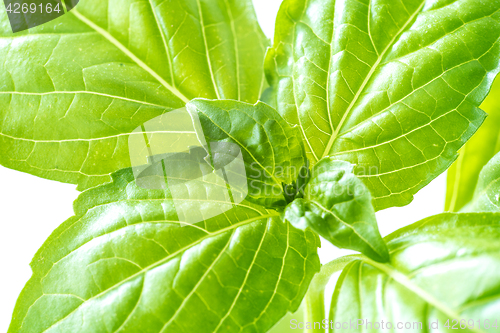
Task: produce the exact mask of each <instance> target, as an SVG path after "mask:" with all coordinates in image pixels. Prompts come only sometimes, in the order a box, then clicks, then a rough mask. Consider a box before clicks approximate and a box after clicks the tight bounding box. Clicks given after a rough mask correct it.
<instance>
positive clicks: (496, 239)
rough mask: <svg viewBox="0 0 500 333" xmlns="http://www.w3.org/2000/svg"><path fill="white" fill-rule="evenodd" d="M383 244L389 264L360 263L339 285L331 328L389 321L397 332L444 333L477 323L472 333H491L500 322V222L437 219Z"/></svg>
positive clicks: (476, 216)
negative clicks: (403, 328)
mask: <svg viewBox="0 0 500 333" xmlns="http://www.w3.org/2000/svg"><path fill="white" fill-rule="evenodd" d="M385 239H386V241H387V246H388V247H389V251H390V253H391V263H387V264H381V263H377V262H374V261H372V260H370V259H368V258H366V257H362V256H360V257H358V260H355V261H352V262H351V263H349V264H348V265H347V266H346V267H345V268H344V270H343V272H342V274H341V276H340V278H339V279H338V281H337V285H336V287H335V291H334V294H333V298H332V306H331V312H330V320H333V321H334V322H341V323H342V322H345V321H347V322H348V323H349V320H352V321H353V322H355V325H356V324H357V323H358V321H357V320H358V319H362V320H364V321H365V323H364V325H366V321H370V322H371V323H372V325H373V323H374V322H379V323H380V322H381V321H382V320H384V321H385V323H386V325H387V321H390V322H392V325H393V328H394V329H396V325H397V323H398V322H403V323H405V322H410V323H411V325H413V322H417V323H418V322H421V323H422V326H423V330H424V331H426V330H427V329H428V328H429V326H428V325H429V323H431V322H435V321H436V320H439V330H432V331H445V328H444V325H445V323H446V321H447V320H449V323H452V320H458V321H460V320H461V319H464V320H465V323H466V324H465V325H467V327H468V325H469V322H468V321H469V320H471V321H474V322H475V323H474V325H475V326H474V329H473V330H467V331H469V332H470V331H474V332H484V331H486V330H485V329H484V326H483V325H484V324H485V320H489V324H490V327H492V326H491V325H493V324H494V322H495V320H498V313H500V303H499V302H498V300H499V299H500V256H499V253H500V214H496V213H470V214H453V213H447V214H442V215H437V216H434V217H430V218H427V219H425V220H423V221H420V222H417V223H415V224H413V225H411V226H408V227H406V228H403V229H401V230H398V231H396V232H395V233H393V234H391V235H390V236H388V237H386V238H385ZM478 321H480V322H481V328H480V329H479V327H478V326H477V325H478ZM463 325H464V324H463V322H462V327H463ZM450 326H451V325H450ZM412 327H413V326H412ZM419 328H420V327H419ZM407 329H408V328H407ZM413 329H414V330H415V331H421V330H422V329H417V327H413ZM368 330H370V326H368ZM331 331H333V330H331ZM351 331H352V332H354V331H357V332H362V331H363V332H364V331H366V326H358V327H357V329H353V330H351ZM370 331H371V330H370ZM495 331H497V330H495Z"/></svg>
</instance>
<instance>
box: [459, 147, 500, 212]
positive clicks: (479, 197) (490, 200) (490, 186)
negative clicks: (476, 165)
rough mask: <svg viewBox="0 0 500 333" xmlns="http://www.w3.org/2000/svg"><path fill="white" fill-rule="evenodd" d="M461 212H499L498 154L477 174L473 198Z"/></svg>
mask: <svg viewBox="0 0 500 333" xmlns="http://www.w3.org/2000/svg"><path fill="white" fill-rule="evenodd" d="M463 210H464V211H468V212H500V153H498V154H497V155H496V156H495V157H493V158H492V159H491V161H489V162H488V164H486V166H485V167H484V168H483V170H482V171H481V173H480V174H479V179H478V182H477V187H476V190H475V192H474V197H473V198H472V201H471V203H470V204H468V205H467V206H465V207H464V209H463Z"/></svg>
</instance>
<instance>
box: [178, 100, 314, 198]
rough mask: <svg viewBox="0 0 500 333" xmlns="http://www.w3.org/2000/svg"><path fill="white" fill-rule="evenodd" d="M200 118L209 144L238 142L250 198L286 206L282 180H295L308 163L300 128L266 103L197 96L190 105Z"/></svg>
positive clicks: (288, 182) (290, 182) (284, 181)
mask: <svg viewBox="0 0 500 333" xmlns="http://www.w3.org/2000/svg"><path fill="white" fill-rule="evenodd" d="M187 108H188V110H189V111H190V112H195V113H196V114H197V116H198V117H199V119H200V123H201V128H202V130H203V135H204V136H205V140H206V142H207V144H210V143H212V142H229V143H233V144H237V145H238V146H239V147H240V149H241V152H242V154H243V159H244V161H245V168H246V174H247V179H248V191H249V192H248V194H249V196H248V200H251V201H252V202H255V203H258V204H261V205H263V206H267V207H284V206H285V205H286V201H285V196H284V194H283V184H292V182H294V181H295V180H296V179H297V177H298V175H299V171H300V169H301V167H302V166H304V165H305V164H306V156H305V152H304V147H303V144H302V141H301V139H300V133H299V132H298V128H292V127H291V126H290V125H289V124H288V123H287V122H286V121H284V119H283V118H282V117H281V116H280V115H279V114H278V113H277V112H276V110H274V109H273V108H271V107H269V106H268V105H266V104H264V103H261V102H259V103H257V104H255V105H251V104H246V103H241V102H236V101H209V100H194V101H192V102H190V103H189V104H188V106H187Z"/></svg>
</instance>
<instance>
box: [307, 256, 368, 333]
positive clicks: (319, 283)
mask: <svg viewBox="0 0 500 333" xmlns="http://www.w3.org/2000/svg"><path fill="white" fill-rule="evenodd" d="M358 258H359V256H358V255H352V256H346V257H343V258H340V259H337V260H334V261H330V262H329V263H328V264H326V265H323V266H322V267H321V271H320V272H319V273H318V274H316V276H315V277H314V278H313V280H312V281H311V284H310V286H309V289H308V290H307V294H306V298H305V305H306V308H305V312H304V322H306V323H307V322H310V323H311V328H313V329H304V333H306V332H307V333H311V332H321V333H325V332H326V330H325V329H323V320H325V319H328V314H326V313H325V287H326V285H327V284H328V282H329V281H330V278H331V277H332V275H333V274H335V273H336V272H338V271H341V270H343V269H344V267H345V266H346V265H347V264H348V263H350V262H351V261H353V260H356V259H358ZM314 323H316V326H314ZM317 323H319V325H318V324H317Z"/></svg>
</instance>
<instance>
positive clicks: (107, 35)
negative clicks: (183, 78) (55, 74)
mask: <svg viewBox="0 0 500 333" xmlns="http://www.w3.org/2000/svg"><path fill="white" fill-rule="evenodd" d="M71 13H72V14H73V15H74V16H75V17H76V18H78V19H79V20H80V21H82V22H83V23H85V24H86V25H88V26H89V27H90V28H92V29H94V30H95V31H96V32H98V33H99V34H100V35H101V36H103V37H104V38H105V39H107V40H108V41H109V42H110V43H111V44H113V45H114V46H116V47H117V48H118V49H119V50H120V51H122V52H123V53H124V54H125V55H127V56H128V57H129V58H130V59H132V60H133V61H134V62H135V63H136V64H137V65H138V66H139V67H141V68H142V69H144V70H145V71H146V72H148V73H149V74H150V75H151V76H153V77H154V78H155V79H156V80H157V81H158V82H159V83H160V84H161V85H163V86H164V87H165V88H166V89H168V90H169V91H170V92H172V93H173V94H174V95H175V96H176V97H177V98H179V99H180V100H181V101H183V102H184V103H188V102H189V101H190V99H189V98H187V97H186V96H185V95H184V94H183V93H181V92H180V91H179V90H178V89H177V88H175V87H174V86H172V85H170V84H169V83H168V82H167V81H165V79H163V78H162V77H161V76H160V75H159V74H158V73H156V72H155V71H154V70H153V69H152V68H151V67H149V66H148V65H146V63H144V62H143V61H142V60H141V59H139V58H138V57H137V56H136V55H135V54H134V53H132V51H130V50H129V49H128V48H127V47H125V46H124V45H123V44H122V43H120V42H119V41H118V40H117V39H116V38H114V37H113V36H112V35H111V34H110V33H109V32H108V31H106V30H104V29H103V28H101V27H99V26H98V25H97V24H95V23H94V22H92V21H91V20H90V19H88V18H87V17H86V16H85V15H83V14H82V13H80V12H79V11H78V10H76V9H75V8H74V9H73V10H72V11H71ZM160 33H161V32H160ZM167 52H168V51H167Z"/></svg>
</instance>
